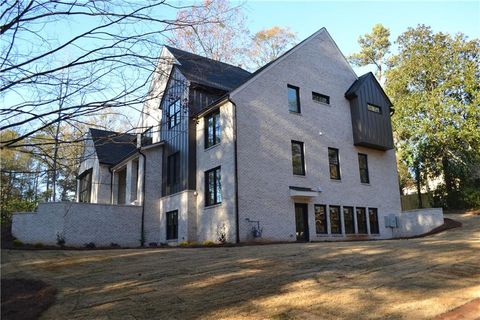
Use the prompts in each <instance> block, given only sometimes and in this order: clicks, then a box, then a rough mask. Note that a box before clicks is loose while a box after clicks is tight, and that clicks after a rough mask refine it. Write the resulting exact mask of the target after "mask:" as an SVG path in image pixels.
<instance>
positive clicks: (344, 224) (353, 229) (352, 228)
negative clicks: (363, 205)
mask: <svg viewBox="0 0 480 320" xmlns="http://www.w3.org/2000/svg"><path fill="white" fill-rule="evenodd" d="M346 209H347V210H350V213H351V218H352V219H351V224H350V223H347V219H346V218H345V217H346V215H345V211H346ZM343 226H344V228H345V234H355V210H354V208H353V207H351V206H344V207H343ZM347 227H348V228H347ZM350 227H351V228H350Z"/></svg>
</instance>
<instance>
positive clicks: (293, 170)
mask: <svg viewBox="0 0 480 320" xmlns="http://www.w3.org/2000/svg"><path fill="white" fill-rule="evenodd" d="M294 144H297V145H299V146H300V158H301V161H302V167H301V172H296V171H295V163H294V154H293V145H294ZM290 148H291V149H292V172H293V174H294V175H296V176H305V175H306V168H305V144H304V143H303V142H302V141H297V140H291V142H290Z"/></svg>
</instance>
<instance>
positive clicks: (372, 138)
mask: <svg viewBox="0 0 480 320" xmlns="http://www.w3.org/2000/svg"><path fill="white" fill-rule="evenodd" d="M345 98H347V99H348V100H349V101H350V110H351V115H352V128H353V142H354V145H356V146H362V147H368V148H373V149H378V150H389V149H393V133H392V122H391V119H390V116H391V115H392V110H393V109H392V103H391V102H390V99H389V98H388V96H387V95H386V94H385V92H384V91H383V89H382V87H381V86H380V84H379V83H378V81H377V79H376V78H375V76H374V75H373V74H372V73H371V72H369V73H367V74H364V75H363V76H361V77H360V78H358V79H357V80H356V81H355V82H354V83H353V84H352V85H351V86H350V88H349V89H348V90H347V92H346V93H345Z"/></svg>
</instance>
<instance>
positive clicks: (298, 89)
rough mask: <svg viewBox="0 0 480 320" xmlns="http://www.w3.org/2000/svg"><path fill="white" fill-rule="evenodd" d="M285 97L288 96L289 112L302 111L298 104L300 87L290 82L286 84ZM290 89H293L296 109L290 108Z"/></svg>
mask: <svg viewBox="0 0 480 320" xmlns="http://www.w3.org/2000/svg"><path fill="white" fill-rule="evenodd" d="M287 88H288V89H287V97H288V111H290V112H291V113H298V114H300V113H302V108H301V105H300V88H299V87H296V86H293V85H291V84H287ZM290 89H292V90H295V98H296V99H295V100H296V110H291V108H290Z"/></svg>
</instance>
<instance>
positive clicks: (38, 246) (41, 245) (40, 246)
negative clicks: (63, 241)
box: [33, 242, 43, 249]
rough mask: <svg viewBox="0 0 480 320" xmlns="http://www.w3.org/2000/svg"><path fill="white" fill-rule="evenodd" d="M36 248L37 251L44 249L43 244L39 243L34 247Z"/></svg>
mask: <svg viewBox="0 0 480 320" xmlns="http://www.w3.org/2000/svg"><path fill="white" fill-rule="evenodd" d="M33 247H34V248H37V249H40V248H43V243H41V242H37V243H35V244H34V245H33Z"/></svg>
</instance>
